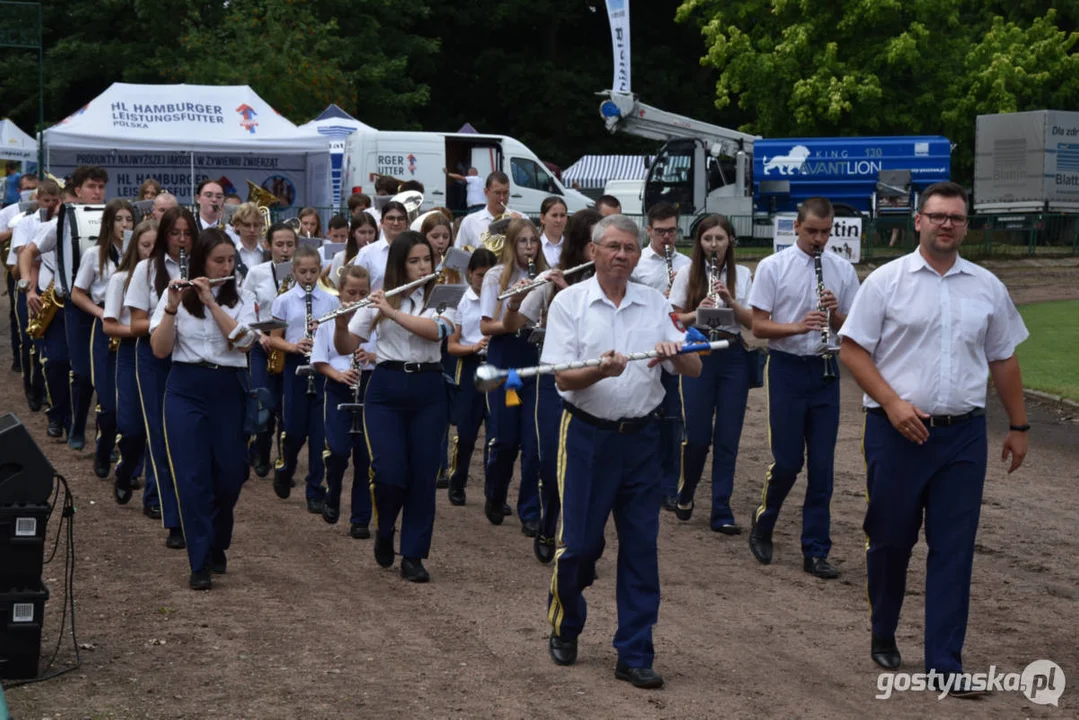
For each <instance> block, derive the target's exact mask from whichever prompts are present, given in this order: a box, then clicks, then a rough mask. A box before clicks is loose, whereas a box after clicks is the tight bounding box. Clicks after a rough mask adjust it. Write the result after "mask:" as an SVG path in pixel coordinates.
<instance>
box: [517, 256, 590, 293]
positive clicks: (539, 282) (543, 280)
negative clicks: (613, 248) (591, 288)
mask: <svg viewBox="0 0 1079 720" xmlns="http://www.w3.org/2000/svg"><path fill="white" fill-rule="evenodd" d="M595 264H596V263H595V261H594V260H589V261H588V262H586V263H581V264H580V265H578V266H576V267H571V268H570V269H569V270H565V271H563V273H562V277H567V276H569V275H573V274H574V273H579V272H581V271H582V270H587V269H588V268H590V267H592V266H593V265H595ZM549 282H551V277H550V275H549V274H547V273H545V274H544V275H543V276H542V277H539V278H536V279H535V280H534V281H532V282H530V283H528V284H527V285H522V286H520V287H517V288H510V289H509V290H506V291H505V292H503V293H502V294H501V295H499V296H498V299H499V300H505V299H506V298H509V297H513V296H514V295H520V294H521V293H526V292H530V291H532V290H535V289H536V288H538V287H542V286H544V285H546V284H547V283H549Z"/></svg>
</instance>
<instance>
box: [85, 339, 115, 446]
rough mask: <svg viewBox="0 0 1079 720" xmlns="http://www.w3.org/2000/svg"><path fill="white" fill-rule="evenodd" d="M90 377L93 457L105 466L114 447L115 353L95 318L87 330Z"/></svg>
mask: <svg viewBox="0 0 1079 720" xmlns="http://www.w3.org/2000/svg"><path fill="white" fill-rule="evenodd" d="M90 378H91V382H93V384H94V389H96V390H97V441H96V443H95V447H94V457H95V459H96V460H97V462H98V464H100V465H103V466H106V467H107V466H108V465H109V464H110V462H111V461H110V456H111V455H112V451H113V449H115V447H116V353H114V352H112V351H110V350H109V336H108V335H106V334H105V329H104V327H103V326H102V324H101V320H100V319H98V318H94V327H93V329H92V330H91V331H90Z"/></svg>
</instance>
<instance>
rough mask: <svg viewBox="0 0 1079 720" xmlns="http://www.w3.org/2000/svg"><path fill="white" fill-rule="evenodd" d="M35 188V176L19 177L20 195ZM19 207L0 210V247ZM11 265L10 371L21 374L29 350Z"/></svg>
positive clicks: (10, 206) (16, 204)
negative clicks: (23, 337)
mask: <svg viewBox="0 0 1079 720" xmlns="http://www.w3.org/2000/svg"><path fill="white" fill-rule="evenodd" d="M35 188H37V177H36V176H34V175H30V174H28V173H24V174H22V175H20V176H19V192H20V194H21V193H24V192H26V191H28V190H33V189H35ZM19 205H20V203H17V202H15V203H12V204H10V205H8V206H6V207H5V208H4V209H3V210H0V247H5V246H7V244H8V243H9V242H10V241H11V234H12V233H11V228H10V227H9V225H10V224H11V221H12V220H13V219H14V218H15V217H16V216H17V215H18V214H19ZM5 262H6V258H5ZM12 265H13V263H12V264H9V272H8V273H6V274H7V296H8V301H9V303H10V309H9V311H8V321H9V322H10V323H11V355H12V361H11V371H12V372H22V367H23V356H24V355H25V356H27V358H26V359H27V362H29V355H30V348H29V343H28V344H27V347H23V345H22V343H21V342H20V335H19V323H18V318H17V313H16V310H15V306H16V305H17V299H16V289H15V275H14V273H12V272H10V267H11V266H12ZM38 407H39V408H40V404H38Z"/></svg>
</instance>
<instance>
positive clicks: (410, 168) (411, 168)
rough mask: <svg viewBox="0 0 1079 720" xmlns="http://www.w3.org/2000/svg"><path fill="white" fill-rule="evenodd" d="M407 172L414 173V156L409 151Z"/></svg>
mask: <svg viewBox="0 0 1079 720" xmlns="http://www.w3.org/2000/svg"><path fill="white" fill-rule="evenodd" d="M408 172H409V173H411V174H412V175H415V174H416V156H415V155H413V154H411V153H409V155H408Z"/></svg>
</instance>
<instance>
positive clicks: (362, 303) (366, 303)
mask: <svg viewBox="0 0 1079 720" xmlns="http://www.w3.org/2000/svg"><path fill="white" fill-rule="evenodd" d="M440 272H441V271H436V272H433V273H431V274H430V275H424V276H423V277H421V278H420V279H419V280H413V281H412V282H410V283H407V284H405V285H398V286H397V287H395V288H394V289H393V290H389V291H387V292H386V297H393V296H394V295H400V294H401V293H403V292H405V291H406V290H414V289H415V288H418V287H419V286H421V285H426V284H427V283H429V282H431V281H432V280H434V279H435V278H437V277H438V276H439V274H440ZM373 302H374V301H373V300H371V299H370V298H364V299H363V300H357V301H356V302H354V303H348V304H347V305H342V306H341V307H339V308H337V309H336V310H333V311H331V312H328V313H326V314H325V315H323V316H322V317H320V318H318V319H317V320H315V322H317V323H318V324H320V325H321V324H322V323H324V322H326V321H327V320H333V319H334V318H335V317H337V316H338V315H347V314H348V313H350V312H352V311H353V310H360V309H362V308H365V307H370V306H371V305H372V303H373Z"/></svg>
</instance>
